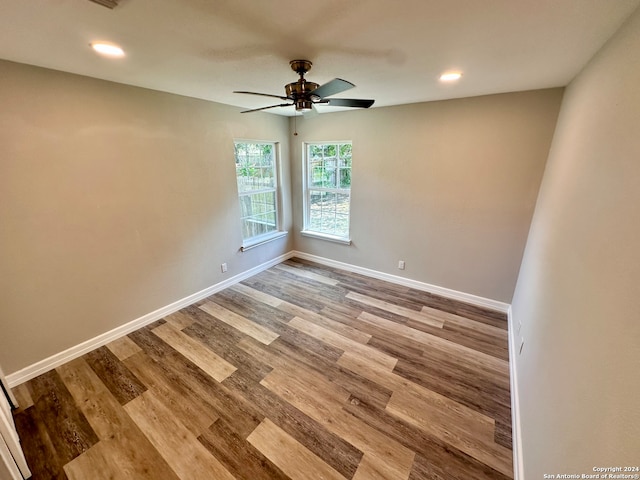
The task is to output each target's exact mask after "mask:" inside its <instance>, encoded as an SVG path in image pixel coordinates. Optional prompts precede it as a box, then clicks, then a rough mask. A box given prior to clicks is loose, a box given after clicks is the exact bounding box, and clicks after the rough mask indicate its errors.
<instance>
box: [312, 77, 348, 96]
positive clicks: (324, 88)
mask: <svg viewBox="0 0 640 480" xmlns="http://www.w3.org/2000/svg"><path fill="white" fill-rule="evenodd" d="M353 87H355V85H354V84H353V83H351V82H347V81H346V80H342V79H341V78H334V79H333V80H331V81H330V82H327V83H325V84H324V85H320V86H319V87H318V88H316V89H315V90H314V91H313V92H311V95H313V96H315V97H319V98H321V99H322V98H325V97H329V96H331V95H335V94H336V93H340V92H344V91H346V90H349V89H350V88H353Z"/></svg>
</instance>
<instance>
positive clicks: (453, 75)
mask: <svg viewBox="0 0 640 480" xmlns="http://www.w3.org/2000/svg"><path fill="white" fill-rule="evenodd" d="M460 77H462V72H447V73H443V74H442V75H440V81H441V82H455V81H456V80H460Z"/></svg>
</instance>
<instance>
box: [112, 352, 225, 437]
mask: <svg viewBox="0 0 640 480" xmlns="http://www.w3.org/2000/svg"><path fill="white" fill-rule="evenodd" d="M125 363H126V364H127V366H128V367H129V369H130V370H131V371H132V372H133V373H135V374H136V376H137V377H138V378H139V379H140V380H141V381H142V382H143V383H144V384H145V385H146V386H147V388H148V389H149V390H152V391H153V392H154V393H155V394H156V395H157V396H158V398H159V399H160V400H161V401H162V403H164V404H165V406H166V407H167V408H168V409H170V410H171V411H172V412H173V415H175V416H176V418H177V419H178V420H180V422H182V424H183V425H184V426H185V427H187V428H188V429H189V431H190V432H191V433H193V434H194V435H195V436H196V437H197V436H198V435H200V434H202V433H203V432H204V431H206V430H207V428H209V426H210V425H211V424H213V423H214V422H215V421H216V420H217V419H218V418H219V417H218V415H217V414H216V413H215V412H214V411H212V409H209V408H207V406H206V405H205V404H203V403H201V402H197V401H196V402H194V401H190V400H189V395H190V391H189V390H188V389H185V388H183V385H182V384H181V383H178V382H172V381H170V379H169V378H167V376H166V375H165V374H164V372H163V370H162V369H161V368H160V367H159V366H158V365H157V364H156V362H154V361H153V360H152V359H150V358H149V357H148V356H147V355H145V354H144V352H139V353H137V354H136V355H133V356H132V357H129V358H127V359H126V360H125Z"/></svg>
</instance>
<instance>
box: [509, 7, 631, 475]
mask: <svg viewBox="0 0 640 480" xmlns="http://www.w3.org/2000/svg"><path fill="white" fill-rule="evenodd" d="M638 52H640V11H638V12H636V13H635V14H634V16H633V17H632V18H631V20H630V21H629V22H628V23H627V24H626V25H625V26H623V27H622V29H621V30H620V31H619V32H618V33H617V34H616V35H615V36H614V37H613V38H612V39H611V40H610V42H609V43H608V44H607V45H606V46H605V47H604V48H603V50H602V51H601V52H600V53H599V54H598V55H597V56H596V57H594V59H593V60H592V61H591V62H590V63H589V64H588V65H587V67H586V69H585V70H584V71H583V72H582V73H581V74H580V75H579V76H578V77H577V78H576V79H575V80H574V81H573V82H572V83H571V84H570V86H569V87H568V89H567V91H566V94H565V97H564V100H563V104H562V109H561V113H560V117H559V120H558V127H557V130H556V134H555V137H554V141H553V146H552V150H551V153H550V156H549V161H548V165H547V168H546V171H545V174H544V180H543V183H542V186H541V190H540V196H539V199H538V204H537V207H536V211H535V216H534V219H533V222H532V226H531V233H530V235H529V239H528V242H527V247H526V253H525V256H524V260H523V264H522V269H521V273H520V276H519V279H518V282H517V289H516V292H515V296H514V300H513V319H514V323H515V325H517V324H518V322H522V329H521V336H523V337H524V340H525V345H524V348H523V352H522V355H521V356H519V357H518V358H517V362H516V369H517V376H518V383H519V385H518V386H519V398H520V407H521V426H522V445H523V450H524V470H525V473H526V479H527V480H534V479H539V478H543V475H544V474H545V473H547V474H558V473H572V474H583V473H586V474H589V473H593V471H592V469H593V467H600V466H601V467H609V466H611V467H616V466H620V467H624V466H630V465H635V466H637V465H638V464H639V463H640V434H639V433H638V432H640V403H639V399H640V256H639V254H638V248H639V247H640V88H639V85H640V62H638Z"/></svg>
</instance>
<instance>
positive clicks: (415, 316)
mask: <svg viewBox="0 0 640 480" xmlns="http://www.w3.org/2000/svg"><path fill="white" fill-rule="evenodd" d="M347 298H349V299H351V300H354V301H356V302H360V303H363V304H365V305H371V306H372V307H376V308H379V309H381V310H386V311H387V312H391V313H395V314H396V315H401V316H403V317H407V318H410V319H411V320H415V321H417V322H421V323H425V324H427V325H431V326H432V327H439V328H441V327H442V326H443V325H444V322H443V321H442V320H440V319H436V318H432V317H430V316H429V315H427V314H425V313H423V312H421V311H419V312H417V311H415V310H411V309H409V308H405V307H401V306H399V305H394V304H393V303H389V302H385V301H384V300H378V299H377V298H373V297H368V296H366V295H362V294H360V293H355V292H350V293H348V294H347Z"/></svg>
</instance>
